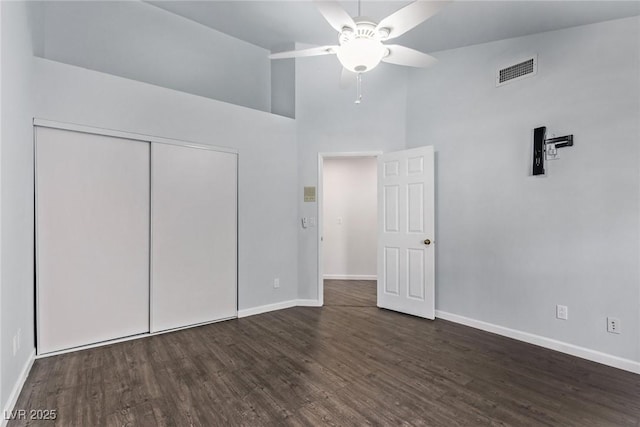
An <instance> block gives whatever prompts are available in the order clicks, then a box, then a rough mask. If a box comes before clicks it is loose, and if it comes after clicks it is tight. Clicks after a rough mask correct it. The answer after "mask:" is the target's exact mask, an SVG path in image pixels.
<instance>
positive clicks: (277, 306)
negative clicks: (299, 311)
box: [238, 300, 296, 319]
mask: <svg viewBox="0 0 640 427" xmlns="http://www.w3.org/2000/svg"><path fill="white" fill-rule="evenodd" d="M295 306H296V300H289V301H282V302H276V303H274V304H265V305H260V306H258V307H252V308H245V309H242V310H238V319H240V318H242V317H249V316H255V315H256V314H262V313H268V312H270V311H276V310H283V309H285V308H291V307H295Z"/></svg>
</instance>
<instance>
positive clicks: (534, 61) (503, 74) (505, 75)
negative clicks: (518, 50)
mask: <svg viewBox="0 0 640 427" xmlns="http://www.w3.org/2000/svg"><path fill="white" fill-rule="evenodd" d="M537 72H538V56H537V55H534V56H532V57H530V58H527V59H525V60H523V61H520V62H518V63H517V64H514V65H509V66H508V67H504V68H499V69H498V70H497V71H496V86H502V85H505V84H507V83H511V82H515V81H517V80H522V79H524V78H527V77H531V76H535V75H536V73H537Z"/></svg>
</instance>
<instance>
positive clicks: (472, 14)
mask: <svg viewBox="0 0 640 427" xmlns="http://www.w3.org/2000/svg"><path fill="white" fill-rule="evenodd" d="M150 3H151V4H153V5H155V6H157V7H159V8H162V9H165V10H167V11H170V12H172V13H175V14H177V15H181V16H183V17H185V18H188V19H191V20H193V21H196V22H198V23H200V24H203V25H206V26H208V27H211V28H213V29H216V30H218V31H221V32H223V33H226V34H229V35H231V36H233V37H236V38H239V39H241V40H245V41H247V42H249V43H252V44H255V45H258V46H261V47H264V48H266V49H269V50H274V51H277V50H282V49H283V48H290V47H291V44H292V43H293V42H300V43H305V44H316V45H325V44H336V42H337V34H336V33H335V31H334V30H333V29H332V28H331V27H330V26H329V25H328V24H327V23H326V22H325V21H324V19H323V18H322V16H321V15H320V13H318V11H317V9H316V7H315V5H314V4H313V2H311V1H309V0H298V1H295V0H291V1H268V0H267V1H265V0H261V1H242V0H236V1H189V0H186V1H152V2H150ZM408 3H409V2H407V1H362V3H361V5H360V7H361V14H362V15H363V16H368V17H370V18H373V19H375V20H380V19H382V18H384V17H385V16H387V15H389V14H391V13H392V12H394V11H395V10H397V9H400V8H401V7H403V6H404V5H406V4H408ZM341 4H342V6H343V7H344V8H345V9H346V10H347V12H349V13H350V14H351V15H352V16H356V15H357V11H358V3H357V2H355V1H343V2H341ZM635 15H640V2H638V1H453V2H451V3H450V4H449V5H447V6H446V7H445V8H444V9H443V10H442V11H441V12H440V13H439V14H438V15H436V16H434V17H432V18H431V19H429V20H428V21H427V22H425V23H423V24H421V25H420V26H418V27H417V28H415V29H414V30H412V31H410V32H409V33H407V34H405V35H403V36H402V37H400V38H398V39H397V42H398V43H400V44H404V45H406V46H410V47H412V48H414V49H418V50H421V51H423V52H434V51H439V50H444V49H452V48H457V47H462V46H469V45H472V44H478V43H486V42H490V41H494V40H501V39H506V38H512V37H519V36H524V35H528V34H534V33H539V32H544V31H552V30H558V29H562V28H567V27H572V26H577V25H584V24H591V23H594V22H600V21H607V20H611V19H618V18H624V17H629V16H635Z"/></svg>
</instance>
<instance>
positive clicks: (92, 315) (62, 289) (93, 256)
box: [36, 127, 150, 354]
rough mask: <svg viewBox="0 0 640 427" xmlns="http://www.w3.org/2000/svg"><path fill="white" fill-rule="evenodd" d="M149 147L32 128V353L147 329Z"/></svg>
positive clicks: (129, 141)
mask: <svg viewBox="0 0 640 427" xmlns="http://www.w3.org/2000/svg"><path fill="white" fill-rule="evenodd" d="M149 146H150V144H149V143H146V142H139V141H133V140H127V139H121V138H113V137H107V136H100V135H93V134H87V133H80V132H72V131H66V130H58V129H50V128H44V127H36V175H37V176H36V192H37V200H36V210H37V212H36V235H37V255H36V260H37V265H38V268H37V313H38V316H37V317H38V353H40V354H42V353H48V352H52V351H56V350H62V349H67V348H72V347H77V346H82V345H87V344H92V343H96V342H100V341H106V340H110V339H114V338H120V337H125V336H129V335H136V334H140V333H144V332H148V331H149V305H148V301H149V270H148V268H149V267H148V266H149Z"/></svg>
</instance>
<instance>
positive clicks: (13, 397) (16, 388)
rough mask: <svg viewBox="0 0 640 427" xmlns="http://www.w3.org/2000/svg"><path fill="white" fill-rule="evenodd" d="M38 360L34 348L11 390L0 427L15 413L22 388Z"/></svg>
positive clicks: (3, 426)
mask: <svg viewBox="0 0 640 427" xmlns="http://www.w3.org/2000/svg"><path fill="white" fill-rule="evenodd" d="M35 359H36V349H35V348H34V349H33V351H32V352H31V354H30V355H29V357H28V358H27V361H26V362H25V364H24V367H23V368H22V372H20V376H18V379H17V380H16V383H15V384H14V385H13V390H11V394H10V395H9V400H7V404H6V405H5V407H4V409H3V410H2V422H1V423H0V426H2V427H5V426H6V425H7V423H8V422H9V420H8V418H9V417H8V416H9V414H10V413H11V411H13V408H14V407H15V406H16V402H17V401H18V397H19V396H20V392H21V391H22V387H24V383H25V381H27V377H28V376H29V372H31V367H32V366H33V361H34V360H35Z"/></svg>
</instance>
